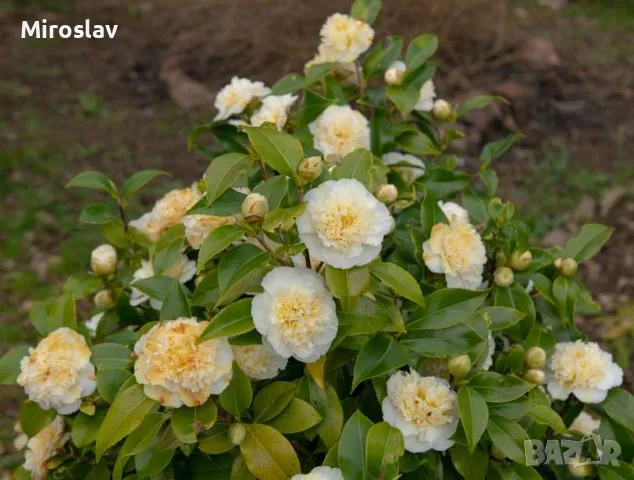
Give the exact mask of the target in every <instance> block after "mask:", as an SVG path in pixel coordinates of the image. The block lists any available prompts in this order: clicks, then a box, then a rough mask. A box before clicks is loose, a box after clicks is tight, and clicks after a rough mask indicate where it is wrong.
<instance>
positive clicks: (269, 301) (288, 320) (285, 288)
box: [251, 267, 339, 363]
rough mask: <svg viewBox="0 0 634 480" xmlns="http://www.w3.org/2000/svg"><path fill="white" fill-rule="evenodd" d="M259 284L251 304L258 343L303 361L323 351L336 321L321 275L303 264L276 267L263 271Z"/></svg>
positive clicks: (310, 359)
mask: <svg viewBox="0 0 634 480" xmlns="http://www.w3.org/2000/svg"><path fill="white" fill-rule="evenodd" d="M262 288H263V289H264V292H262V293H260V294H258V295H256V296H255V298H254V299H253V304H252V306H251V316H252V317H253V323H254V325H255V328H256V329H257V331H258V332H260V333H261V334H262V343H263V344H264V345H270V346H271V347H273V349H274V350H275V351H276V352H277V353H278V354H279V355H281V356H282V357H284V358H289V357H291V356H292V357H294V358H296V359H297V360H299V361H301V362H304V363H312V362H314V361H316V360H317V359H318V358H319V357H321V356H322V355H324V354H325V353H326V352H327V351H328V349H329V348H330V344H331V343H332V341H333V340H334V339H335V336H336V335H337V327H338V323H339V322H338V320H337V313H336V307H335V301H334V300H333V298H332V295H331V294H330V292H329V291H328V290H327V289H326V285H325V281H324V279H323V277H321V276H320V275H317V274H316V273H315V272H313V271H312V270H309V269H307V268H297V267H277V268H274V269H273V270H272V271H270V272H269V273H267V274H266V275H265V277H264V279H263V280H262Z"/></svg>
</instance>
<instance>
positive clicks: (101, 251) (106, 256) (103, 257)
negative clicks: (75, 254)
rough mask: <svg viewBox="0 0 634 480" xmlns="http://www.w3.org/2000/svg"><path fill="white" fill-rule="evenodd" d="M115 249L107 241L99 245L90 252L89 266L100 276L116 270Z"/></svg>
mask: <svg viewBox="0 0 634 480" xmlns="http://www.w3.org/2000/svg"><path fill="white" fill-rule="evenodd" d="M118 261H119V259H118V258H117V251H116V250H115V248H114V247H113V246H112V245H108V244H107V243H106V244H104V245H99V246H98V247H97V248H95V249H94V250H93V251H92V253H91V254H90V268H92V271H93V272H94V273H95V275H99V276H100V277H105V276H108V275H111V274H113V273H114V272H115V271H116V270H117V262H118Z"/></svg>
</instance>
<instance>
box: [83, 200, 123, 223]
mask: <svg viewBox="0 0 634 480" xmlns="http://www.w3.org/2000/svg"><path fill="white" fill-rule="evenodd" d="M79 221H80V222H82V223H92V224H97V225H103V224H105V223H112V222H118V221H119V216H118V215H117V214H116V213H115V211H114V210H113V209H112V207H110V206H109V205H106V204H105V203H93V204H91V205H86V206H85V207H84V209H83V210H82V211H81V214H80V215H79Z"/></svg>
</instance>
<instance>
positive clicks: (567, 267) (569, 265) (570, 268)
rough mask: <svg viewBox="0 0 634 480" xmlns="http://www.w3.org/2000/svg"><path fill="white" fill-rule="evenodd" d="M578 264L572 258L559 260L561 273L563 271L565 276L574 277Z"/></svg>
mask: <svg viewBox="0 0 634 480" xmlns="http://www.w3.org/2000/svg"><path fill="white" fill-rule="evenodd" d="M578 268H579V265H577V262H576V261H575V260H574V259H572V258H564V259H563V261H562V262H561V268H560V270H561V273H563V274H564V275H565V276H566V277H574V276H575V275H576V274H577V269H578Z"/></svg>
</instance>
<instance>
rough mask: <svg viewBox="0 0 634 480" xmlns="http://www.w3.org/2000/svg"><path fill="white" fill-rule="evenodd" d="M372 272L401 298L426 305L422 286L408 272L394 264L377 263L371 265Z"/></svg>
mask: <svg viewBox="0 0 634 480" xmlns="http://www.w3.org/2000/svg"><path fill="white" fill-rule="evenodd" d="M370 272H372V275H374V276H375V277H376V278H378V279H379V280H380V281H381V282H383V283H384V284H385V285H387V286H388V287H390V288H391V289H392V290H394V291H395V292H396V293H397V294H399V295H400V296H401V297H405V298H407V299H408V300H411V301H412V302H415V303H417V304H419V305H421V306H424V305H425V299H424V298H423V292H422V291H421V289H420V285H419V284H418V282H417V281H416V279H415V278H414V277H412V275H411V274H410V273H409V272H408V271H407V270H405V269H403V268H401V267H399V266H398V265H396V264H394V263H387V262H377V263H373V264H371V265H370Z"/></svg>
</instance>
